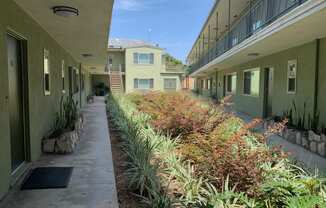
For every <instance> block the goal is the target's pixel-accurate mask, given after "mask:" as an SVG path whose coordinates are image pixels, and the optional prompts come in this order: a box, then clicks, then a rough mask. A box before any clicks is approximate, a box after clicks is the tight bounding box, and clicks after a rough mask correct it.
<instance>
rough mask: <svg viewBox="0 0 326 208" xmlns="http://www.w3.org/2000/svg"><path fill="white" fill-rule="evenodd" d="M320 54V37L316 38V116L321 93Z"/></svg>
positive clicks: (314, 111)
mask: <svg viewBox="0 0 326 208" xmlns="http://www.w3.org/2000/svg"><path fill="white" fill-rule="evenodd" d="M319 54H320V39H317V40H316V60H315V61H316V62H315V67H316V68H315V94H314V109H313V113H314V116H315V115H317V113H318V93H319Z"/></svg>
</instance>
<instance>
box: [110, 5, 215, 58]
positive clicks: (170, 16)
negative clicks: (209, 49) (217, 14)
mask: <svg viewBox="0 0 326 208" xmlns="http://www.w3.org/2000/svg"><path fill="white" fill-rule="evenodd" d="M213 4H214V0H115V5H114V10H113V17H112V25H111V31H110V38H128V39H140V40H145V41H148V40H151V42H154V43H158V44H159V45H160V46H161V47H162V48H165V49H166V51H167V52H169V53H170V54H171V55H173V56H175V57H176V58H178V59H180V60H182V61H185V58H186V56H187V53H188V52H189V50H190V48H191V47H192V44H193V43H194V41H195V39H196V38H197V36H198V34H199V32H200V29H201V27H202V25H203V23H204V22H205V20H206V18H207V15H208V13H209V11H210V9H211V7H212V6H213ZM149 30H151V32H150V33H149V32H148V31H149ZM149 34H150V35H149Z"/></svg>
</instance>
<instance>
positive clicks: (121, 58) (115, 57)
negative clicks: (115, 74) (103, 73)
mask: <svg viewBox="0 0 326 208" xmlns="http://www.w3.org/2000/svg"><path fill="white" fill-rule="evenodd" d="M108 56H109V57H112V62H113V63H112V64H113V66H118V65H119V64H122V65H125V51H112V50H111V51H109V52H108Z"/></svg>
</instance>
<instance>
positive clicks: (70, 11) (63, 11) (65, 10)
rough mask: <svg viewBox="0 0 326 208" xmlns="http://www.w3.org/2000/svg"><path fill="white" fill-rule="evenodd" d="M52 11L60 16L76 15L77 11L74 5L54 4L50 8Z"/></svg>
mask: <svg viewBox="0 0 326 208" xmlns="http://www.w3.org/2000/svg"><path fill="white" fill-rule="evenodd" d="M52 10H53V13H54V14H56V15H58V16H62V17H71V16H78V15H79V11H78V9H76V8H74V7H68V6H55V7H53V8H52Z"/></svg>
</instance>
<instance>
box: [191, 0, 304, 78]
mask: <svg viewBox="0 0 326 208" xmlns="http://www.w3.org/2000/svg"><path fill="white" fill-rule="evenodd" d="M306 1H308V0H257V1H255V2H254V3H253V4H252V5H250V6H249V7H248V8H247V9H246V11H244V12H243V15H242V16H241V17H240V18H239V19H238V20H237V21H236V22H235V23H234V24H233V25H232V26H231V28H230V30H229V31H228V32H227V33H225V34H224V35H223V36H221V37H220V38H219V40H218V41H217V42H216V44H215V45H214V46H213V47H212V48H211V49H209V51H208V52H207V53H206V54H205V55H203V56H202V57H201V58H200V59H199V61H197V62H196V63H195V64H193V65H191V72H192V73H193V72H195V71H197V70H198V69H199V68H201V67H203V66H205V65H206V64H208V63H209V62H211V61H212V60H214V59H215V58H217V57H219V56H221V55H222V54H224V53H225V52H227V51H229V50H230V49H232V48H233V47H234V46H236V45H238V44H240V43H241V42H243V41H244V40H246V39H247V38H249V37H251V36H252V35H254V34H255V33H257V32H258V31H259V30H261V29H263V28H264V27H266V26H268V25H270V24H271V23H272V22H273V21H275V20H276V19H277V18H279V17H281V16H282V15H284V14H286V13H288V12H289V11H291V10H293V9H294V8H296V7H298V6H299V5H301V4H303V3H304V2H306Z"/></svg>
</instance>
